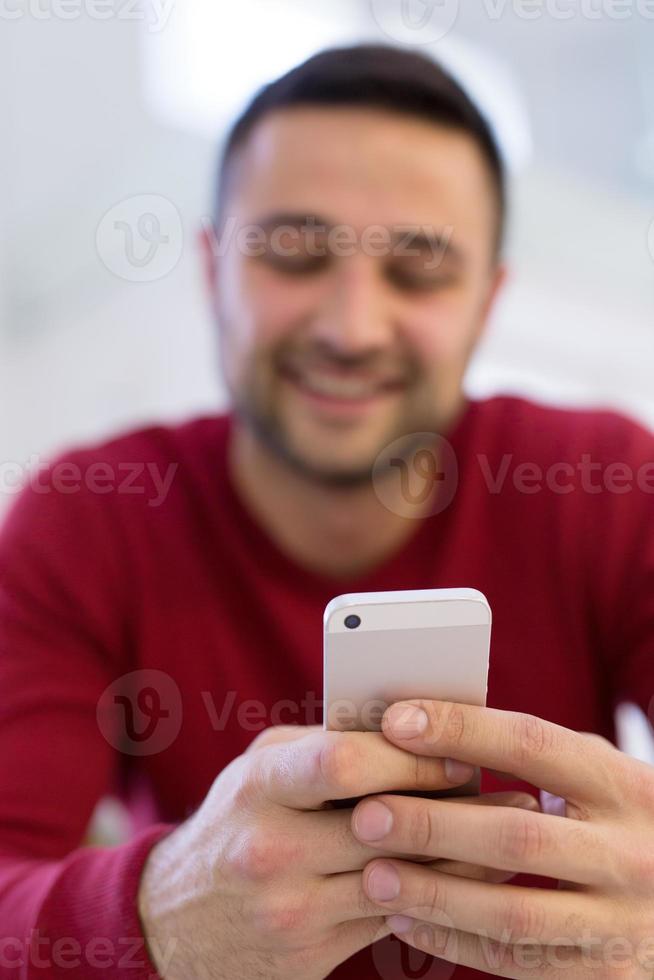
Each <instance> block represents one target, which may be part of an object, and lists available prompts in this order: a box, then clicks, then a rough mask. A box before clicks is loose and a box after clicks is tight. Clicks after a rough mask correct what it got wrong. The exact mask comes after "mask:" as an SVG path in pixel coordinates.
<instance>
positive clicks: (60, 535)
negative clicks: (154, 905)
mask: <svg viewBox="0 0 654 980" xmlns="http://www.w3.org/2000/svg"><path fill="white" fill-rule="evenodd" d="M61 462H63V460H62V461H61ZM66 464H67V466H68V467H69V469H68V470H66V471H62V470H61V469H60V470H59V473H62V472H66V473H67V477H68V478H67V481H62V482H61V483H59V484H57V485H56V486H55V485H54V484H53V481H52V479H50V476H45V477H44V476H43V475H41V476H40V477H39V480H38V483H37V482H36V481H35V482H34V484H33V485H32V486H29V487H27V488H26V489H24V490H23V491H22V492H21V495H20V496H19V498H18V499H17V500H16V502H15V503H14V506H13V507H12V508H11V510H10V511H9V513H8V515H7V517H6V518H5V520H4V522H3V524H2V527H1V528H0V978H2V980H4V978H5V977H6V978H15V977H17V976H20V977H24V978H26V980H33V978H37V977H39V978H41V977H43V976H48V977H52V978H56V977H68V978H71V980H72V978H76V977H79V978H82V977H83V978H92V977H93V976H96V975H97V976H98V977H100V976H102V977H112V978H114V977H123V976H125V977H132V978H134V980H142V978H145V977H148V978H156V977H157V972H156V970H155V968H154V966H153V965H152V962H151V961H150V960H149V958H148V955H147V950H146V946H145V942H144V939H143V935H142V931H141V928H140V923H139V919H138V911H137V902H136V897H137V890H138V883H139V878H140V874H141V870H142V867H143V864H144V862H145V859H146V857H147V854H148V852H149V850H150V848H151V847H152V846H153V845H154V843H155V842H156V841H157V840H159V839H160V838H161V837H162V836H164V835H165V834H166V833H168V832H169V831H170V830H171V829H172V826H171V825H167V824H157V825H155V826H151V827H149V828H147V829H146V830H144V831H143V832H141V833H140V834H138V835H137V836H136V837H134V838H133V839H132V840H130V841H128V842H127V843H126V844H124V845H121V846H117V847H113V848H111V847H108V848H100V847H88V846H81V842H82V840H83V838H84V834H85V831H86V828H87V826H88V822H89V819H90V817H91V815H92V812H93V809H94V807H95V804H96V803H97V801H98V799H100V798H101V797H102V796H103V795H105V794H106V793H108V792H111V791H112V790H113V789H114V788H115V785H116V779H117V774H118V758H119V753H118V752H117V751H116V750H115V749H114V748H113V747H112V746H111V745H110V744H109V743H108V741H107V740H106V739H105V738H104V737H103V734H102V732H101V730H100V727H99V726H98V723H97V720H96V710H97V706H98V702H99V699H100V696H101V694H102V692H103V691H104V690H105V688H106V687H107V686H108V685H109V684H110V683H111V682H112V681H113V680H114V679H115V678H116V677H117V676H119V675H120V674H121V673H122V672H124V671H125V669H126V664H125V661H124V660H123V657H124V656H125V650H126V648H127V643H126V639H125V631H126V616H127V613H126V604H125V594H124V593H125V586H124V575H123V576H121V569H120V556H119V549H118V548H117V546H116V541H117V534H118V529H117V528H116V527H112V526H111V524H112V518H111V515H112V514H113V513H115V510H114V509H113V508H112V507H111V505H109V506H107V504H108V503H109V502H108V501H107V500H106V498H102V497H95V498H94V497H93V495H92V494H90V492H89V491H88V490H84V489H80V488H79V487H78V488H77V489H76V490H75V489H71V487H72V488H74V481H73V482H72V483H71V480H70V476H71V474H73V475H74V472H75V470H71V469H70V467H71V466H72V467H75V466H79V461H78V460H77V461H76V460H75V459H74V458H69V459H67V460H66ZM52 472H53V470H52V469H51V470H50V471H49V473H50V474H51V473H52Z"/></svg>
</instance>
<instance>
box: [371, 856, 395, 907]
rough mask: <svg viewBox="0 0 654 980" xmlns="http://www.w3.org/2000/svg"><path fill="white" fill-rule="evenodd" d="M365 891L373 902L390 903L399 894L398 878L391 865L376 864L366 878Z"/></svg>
mask: <svg viewBox="0 0 654 980" xmlns="http://www.w3.org/2000/svg"><path fill="white" fill-rule="evenodd" d="M366 891H367V892H368V896H369V898H371V899H372V900H373V902H391V901H392V900H393V899H394V898H397V896H398V895H399V894H400V876H399V875H398V873H397V871H396V870H395V868H394V867H393V865H392V864H376V865H375V867H374V868H373V869H372V871H371V872H370V874H369V875H368V877H367V878H366Z"/></svg>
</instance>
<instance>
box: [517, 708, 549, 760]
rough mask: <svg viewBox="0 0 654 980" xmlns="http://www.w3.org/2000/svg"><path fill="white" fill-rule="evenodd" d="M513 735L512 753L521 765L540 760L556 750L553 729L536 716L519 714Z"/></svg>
mask: <svg viewBox="0 0 654 980" xmlns="http://www.w3.org/2000/svg"><path fill="white" fill-rule="evenodd" d="M511 735H512V745H511V749H512V753H513V755H514V756H515V758H516V760H517V761H518V763H519V764H520V763H524V762H531V761H532V760H534V759H539V758H540V757H541V756H543V755H547V754H549V753H550V752H551V751H552V749H553V748H554V735H553V730H552V728H551V727H550V726H549V725H548V724H547V723H545V722H543V721H542V719H541V718H538V717H537V716H536V715H528V714H518V715H517V716H516V718H515V719H514V722H513V731H512V733H511Z"/></svg>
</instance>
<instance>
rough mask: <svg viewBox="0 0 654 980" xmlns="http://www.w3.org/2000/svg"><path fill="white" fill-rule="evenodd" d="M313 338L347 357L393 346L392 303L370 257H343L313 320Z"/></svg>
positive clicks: (334, 271)
mask: <svg viewBox="0 0 654 980" xmlns="http://www.w3.org/2000/svg"><path fill="white" fill-rule="evenodd" d="M310 329H311V335H312V338H313V339H314V340H316V341H318V342H320V343H321V344H322V345H324V346H327V347H329V348H331V349H332V350H333V351H335V352H336V353H338V354H340V355H341V356H343V357H348V356H349V357H360V356H363V355H364V354H368V353H372V352H373V351H378V350H380V349H383V348H386V347H388V346H389V345H390V343H391V341H392V339H393V333H394V330H393V316H392V310H391V304H390V300H389V297H388V294H387V292H386V290H385V285H384V282H383V280H382V277H381V273H380V270H379V268H378V266H377V263H376V262H375V261H374V259H373V258H372V257H370V256H367V255H363V254H357V255H354V256H348V257H339V258H338V259H336V260H335V262H334V269H333V271H332V274H331V275H330V276H329V278H328V281H327V282H326V283H325V292H324V293H323V295H322V297H321V303H320V307H319V309H318V310H317V311H316V314H315V316H314V317H313V319H312V321H311V326H310Z"/></svg>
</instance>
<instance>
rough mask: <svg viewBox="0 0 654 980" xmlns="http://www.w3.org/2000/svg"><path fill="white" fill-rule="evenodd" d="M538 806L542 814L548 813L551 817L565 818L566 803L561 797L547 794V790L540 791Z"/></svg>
mask: <svg viewBox="0 0 654 980" xmlns="http://www.w3.org/2000/svg"><path fill="white" fill-rule="evenodd" d="M540 805H541V810H542V811H543V813H548V814H550V815H551V816H553V817H565V814H566V802H565V800H564V799H563V798H562V797H561V796H555V795H554V794H553V793H548V792H547V790H545V789H542V790H541V791H540Z"/></svg>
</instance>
